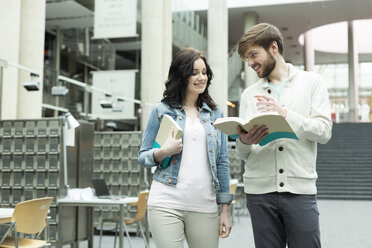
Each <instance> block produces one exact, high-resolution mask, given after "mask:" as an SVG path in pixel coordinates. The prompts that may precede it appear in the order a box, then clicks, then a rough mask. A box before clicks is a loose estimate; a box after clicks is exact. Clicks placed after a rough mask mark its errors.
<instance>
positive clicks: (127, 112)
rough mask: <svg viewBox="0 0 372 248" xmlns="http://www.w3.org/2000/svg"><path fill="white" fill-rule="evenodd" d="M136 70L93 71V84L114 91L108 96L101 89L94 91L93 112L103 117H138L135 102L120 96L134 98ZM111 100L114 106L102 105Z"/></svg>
mask: <svg viewBox="0 0 372 248" xmlns="http://www.w3.org/2000/svg"><path fill="white" fill-rule="evenodd" d="M136 72H137V70H117V71H95V72H93V86H94V87H97V88H98V89H101V90H104V91H107V92H110V93H112V96H111V97H108V96H105V94H104V93H101V92H99V91H92V114H93V115H97V116H98V117H99V118H101V119H133V118H136V117H135V115H134V103H133V102H131V101H120V97H126V98H129V99H134V97H135V95H134V94H135V79H136ZM118 99H119V100H118ZM110 102H111V103H112V105H113V106H112V108H104V107H102V105H103V104H108V103H110ZM106 107H107V106H106Z"/></svg>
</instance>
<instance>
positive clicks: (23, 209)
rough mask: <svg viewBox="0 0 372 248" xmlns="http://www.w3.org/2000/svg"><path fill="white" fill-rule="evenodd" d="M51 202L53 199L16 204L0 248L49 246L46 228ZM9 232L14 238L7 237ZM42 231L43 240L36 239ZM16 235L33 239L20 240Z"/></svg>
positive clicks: (45, 198)
mask: <svg viewBox="0 0 372 248" xmlns="http://www.w3.org/2000/svg"><path fill="white" fill-rule="evenodd" d="M52 201H53V197H44V198H39V199H34V200H29V201H24V202H20V203H18V204H17V205H16V206H15V208H14V212H13V215H12V221H11V223H10V225H9V227H8V229H7V231H6V233H5V234H4V236H3V237H2V239H1V243H0V247H16V248H18V247H19V248H21V247H27V248H33V247H35V248H36V247H42V246H46V245H50V244H49V237H47V236H49V232H47V229H48V228H46V227H48V221H47V214H48V211H49V207H50V204H51V203H52ZM45 228H46V230H44V229H45ZM11 231H14V237H10V236H8V234H9V233H10V232H11ZM43 231H45V232H44V234H45V240H40V239H36V238H38V237H39V236H40V234H41V233H42V232H43ZM46 232H47V234H46ZM18 233H25V234H32V235H35V238H34V239H32V238H20V237H18Z"/></svg>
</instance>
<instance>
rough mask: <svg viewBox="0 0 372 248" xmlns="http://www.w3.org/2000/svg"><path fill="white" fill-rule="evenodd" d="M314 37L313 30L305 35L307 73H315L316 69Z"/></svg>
mask: <svg viewBox="0 0 372 248" xmlns="http://www.w3.org/2000/svg"><path fill="white" fill-rule="evenodd" d="M312 38H313V36H312V33H311V30H309V31H307V32H305V35H304V60H305V61H304V62H305V70H306V71H314V68H315V53H314V46H313V39H312Z"/></svg>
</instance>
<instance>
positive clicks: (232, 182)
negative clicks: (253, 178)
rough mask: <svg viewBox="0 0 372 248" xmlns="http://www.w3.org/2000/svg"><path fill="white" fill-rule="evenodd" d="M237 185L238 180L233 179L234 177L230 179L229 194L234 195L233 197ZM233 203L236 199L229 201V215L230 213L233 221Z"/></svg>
mask: <svg viewBox="0 0 372 248" xmlns="http://www.w3.org/2000/svg"><path fill="white" fill-rule="evenodd" d="M237 186H238V181H237V180H235V179H232V180H231V181H230V194H232V195H234V197H235V194H236V187H237ZM235 204H236V200H235V199H234V200H232V202H231V206H230V211H231V212H230V215H231V222H232V223H234V207H235Z"/></svg>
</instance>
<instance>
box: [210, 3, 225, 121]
mask: <svg viewBox="0 0 372 248" xmlns="http://www.w3.org/2000/svg"><path fill="white" fill-rule="evenodd" d="M227 17H228V12H227V4H226V0H220V1H213V0H209V8H208V63H209V65H210V67H211V69H212V71H213V73H214V79H213V80H212V84H211V86H210V87H209V93H210V95H211V96H212V98H213V100H214V101H215V102H216V103H217V105H218V106H220V107H221V108H222V110H223V112H224V113H225V115H227V104H226V103H227V97H228V74H227V66H228V63H227V62H228V25H227V24H228V19H227Z"/></svg>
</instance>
